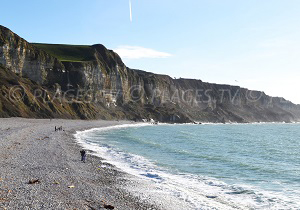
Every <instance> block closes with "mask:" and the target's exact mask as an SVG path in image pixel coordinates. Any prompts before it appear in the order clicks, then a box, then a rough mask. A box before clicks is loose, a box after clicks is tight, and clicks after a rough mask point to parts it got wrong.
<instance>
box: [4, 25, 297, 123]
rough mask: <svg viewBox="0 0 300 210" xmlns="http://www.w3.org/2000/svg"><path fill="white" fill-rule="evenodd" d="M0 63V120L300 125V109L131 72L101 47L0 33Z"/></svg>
mask: <svg viewBox="0 0 300 210" xmlns="http://www.w3.org/2000/svg"><path fill="white" fill-rule="evenodd" d="M1 63H2V64H3V65H2V66H1V67H0V73H1V77H0V85H1V86H0V88H1V89H0V91H1V92H0V117H10V116H19V117H39V118H53V117H56V118H81V119H99V118H100V119H132V120H142V119H154V120H158V121H163V122H193V121H205V122H257V121H261V122H262V121H264V122H266V121H280V122H282V121H286V122H291V121H299V120H300V106H299V105H295V104H293V103H291V102H289V101H287V100H285V99H282V98H274V97H270V96H268V95H266V94H265V93H264V92H261V91H252V90H248V89H245V88H241V87H239V86H230V85H219V84H211V83H205V82H202V81H201V80H194V79H173V78H171V77H169V76H167V75H158V74H153V73H150V72H145V71H140V70H134V69H130V68H128V67H126V66H125V64H124V63H123V62H122V60H121V58H120V57H119V55H118V54H116V53H115V52H113V51H111V50H108V49H106V48H105V47H104V46H103V45H101V44H97V45H92V46H84V45H62V44H41V43H34V44H30V43H28V42H26V40H24V39H22V38H21V37H19V36H18V35H16V34H14V33H13V32H11V31H10V30H9V29H7V28H5V27H2V26H0V64H1ZM18 88H19V89H18ZM78 97H79V98H78ZM15 98H17V99H20V100H16V99H15ZM86 98H88V100H86Z"/></svg>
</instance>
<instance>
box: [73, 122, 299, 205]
mask: <svg viewBox="0 0 300 210" xmlns="http://www.w3.org/2000/svg"><path fill="white" fill-rule="evenodd" d="M75 136H76V138H77V140H78V141H79V142H80V143H81V144H82V145H83V146H84V147H86V148H87V149H89V150H91V151H93V152H94V154H96V155H99V156H101V157H103V158H104V159H105V160H106V161H107V162H109V163H111V164H113V165H115V166H116V167H117V168H119V169H120V170H122V171H125V172H127V173H129V174H132V175H134V176H135V177H138V178H139V179H144V180H147V182H149V183H152V184H153V186H155V193H159V192H158V191H161V193H162V194H168V195H170V196H171V197H173V199H176V200H179V201H182V202H183V203H185V204H186V209H300V124H298V123H257V124H200V125H194V124H158V125H152V124H146V123H141V124H128V125H118V126H111V127H105V128H95V129H91V130H87V131H81V132H77V133H76V134H75ZM149 193H151V190H149ZM169 209H177V208H176V206H170V207H169Z"/></svg>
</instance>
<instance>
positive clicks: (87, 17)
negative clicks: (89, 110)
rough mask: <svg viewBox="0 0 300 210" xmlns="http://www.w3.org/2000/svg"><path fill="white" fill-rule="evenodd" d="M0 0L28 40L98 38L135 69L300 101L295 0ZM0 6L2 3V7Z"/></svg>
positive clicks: (7, 21) (4, 14)
mask: <svg viewBox="0 0 300 210" xmlns="http://www.w3.org/2000/svg"><path fill="white" fill-rule="evenodd" d="M129 4H130V3H129V0H89V1H84V0H72V1H70V0H59V1H58V0H43V1H41V0H29V1H23V0H22V1H21V0H19V1H17V0H16V1H2V2H1V8H2V9H1V15H0V25H3V26H6V27H8V28H10V29H11V30H12V31H14V32H15V33H17V34H18V35H20V36H21V37H23V38H25V39H26V40H27V41H29V42H41V43H60V44H84V45H92V44H97V43H101V44H103V45H105V46H106V47H107V48H109V49H113V50H115V51H116V52H117V53H118V54H119V55H120V56H121V57H122V59H123V61H124V63H125V64H126V65H127V66H128V67H130V68H135V69H142V70H146V71H151V72H154V73H160V74H167V75H170V76H172V77H176V78H179V77H182V78H194V79H201V80H202V81H205V82H211V83H221V84H231V85H238V86H241V87H245V88H249V89H252V90H261V91H264V92H265V93H266V94H268V95H271V96H281V97H284V98H286V99H288V100H290V101H292V102H294V103H298V104H300V81H299V79H300V71H299V70H300V12H299V11H300V1H299V0H205V1H204V0H186V1H179V0H131V5H132V6H131V9H132V16H131V17H132V20H131V18H130V7H129ZM3 8H4V9H3Z"/></svg>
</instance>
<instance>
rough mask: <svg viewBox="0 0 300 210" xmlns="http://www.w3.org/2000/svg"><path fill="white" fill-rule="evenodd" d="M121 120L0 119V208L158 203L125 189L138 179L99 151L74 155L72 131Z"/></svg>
mask: <svg viewBox="0 0 300 210" xmlns="http://www.w3.org/2000/svg"><path fill="white" fill-rule="evenodd" d="M125 123H127V124H128V123H132V122H126V121H123V122H121V121H120V122H119V121H82V120H59V119H52V120H49V119H40V120H38V119H23V118H9V119H0V142H1V147H0V158H1V161H0V209H1V208H2V209H164V207H162V206H161V204H159V203H155V202H153V201H151V199H150V200H147V199H141V198H140V197H139V196H137V195H134V194H132V193H130V192H128V191H127V190H126V188H125V187H124V186H126V185H127V186H128V185H130V186H134V185H138V183H135V181H134V179H130V175H128V174H125V173H124V172H122V171H120V170H117V168H115V167H114V166H113V165H110V164H109V163H105V162H102V161H103V159H102V158H101V157H96V156H94V155H91V154H90V153H89V151H88V155H87V161H86V163H82V162H81V161H80V150H81V147H80V146H79V145H78V144H77V143H76V140H75V138H74V133H75V132H76V131H81V130H86V129H90V128H96V127H105V126H112V125H120V124H125ZM55 126H57V127H60V126H62V131H55ZM130 180H131V181H130Z"/></svg>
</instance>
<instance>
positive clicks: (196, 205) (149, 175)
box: [75, 123, 300, 209]
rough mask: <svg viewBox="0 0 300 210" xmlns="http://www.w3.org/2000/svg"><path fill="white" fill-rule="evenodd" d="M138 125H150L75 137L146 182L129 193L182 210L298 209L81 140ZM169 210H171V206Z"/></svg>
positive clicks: (276, 196)
mask: <svg viewBox="0 0 300 210" xmlns="http://www.w3.org/2000/svg"><path fill="white" fill-rule="evenodd" d="M142 126H154V125H152V124H147V123H142V124H126V125H118V126H110V127H104V128H94V129H90V130H86V131H80V132H77V133H76V134H75V137H76V139H77V141H78V142H79V143H80V144H81V145H82V146H83V147H84V148H86V149H88V150H91V151H93V152H94V155H96V156H101V157H102V158H105V159H106V160H105V161H106V162H108V163H110V164H113V165H115V166H116V167H117V168H119V169H121V170H122V171H125V172H127V173H129V174H132V175H134V176H136V177H139V178H141V179H143V180H145V182H147V183H148V187H145V189H144V190H142V189H143V188H141V189H137V188H132V189H129V190H131V191H132V192H136V193H138V194H143V195H144V197H145V198H147V197H151V199H153V198H156V199H161V200H164V201H165V202H166V203H167V202H168V201H169V202H168V203H167V205H171V204H170V200H171V201H172V199H174V200H175V199H176V200H180V202H182V203H184V204H185V206H186V207H188V208H186V209H211V208H216V209H234V208H241V209H257V208H260V209H270V208H272V209H290V208H293V207H294V208H296V207H297V206H300V202H299V201H297V199H295V198H287V197H286V196H285V195H284V194H283V193H274V192H267V191H264V190H262V189H257V188H255V187H253V186H247V185H243V186H241V185H240V186H232V185H228V184H226V183H224V182H222V181H220V180H217V179H214V178H210V177H204V176H203V177H201V176H196V175H192V174H171V173H169V172H168V171H166V170H165V169H163V168H159V167H158V166H156V165H155V164H154V163H153V162H151V161H150V160H148V159H146V158H144V157H142V156H139V155H135V154H129V153H124V152H123V151H120V150H119V149H118V148H113V147H111V146H108V145H106V146H105V145H100V144H97V143H87V142H86V141H85V139H86V138H88V137H89V135H90V134H91V133H93V132H95V131H97V133H98V132H101V131H109V130H114V129H123V128H128V127H142ZM102 143H103V142H102ZM149 186H151V187H149ZM145 193H146V194H148V196H147V195H145ZM142 197H143V196H142ZM162 197H164V199H162ZM171 203H172V202H171ZM176 205H178V204H176ZM169 208H170V209H172V207H169ZM174 208H175V207H174ZM175 209H177V208H175Z"/></svg>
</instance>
